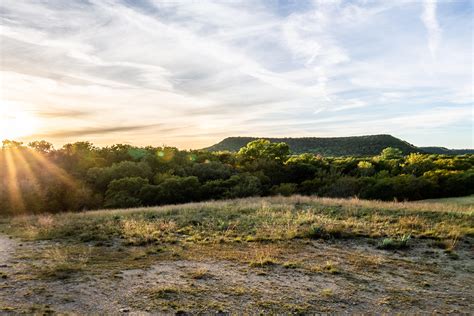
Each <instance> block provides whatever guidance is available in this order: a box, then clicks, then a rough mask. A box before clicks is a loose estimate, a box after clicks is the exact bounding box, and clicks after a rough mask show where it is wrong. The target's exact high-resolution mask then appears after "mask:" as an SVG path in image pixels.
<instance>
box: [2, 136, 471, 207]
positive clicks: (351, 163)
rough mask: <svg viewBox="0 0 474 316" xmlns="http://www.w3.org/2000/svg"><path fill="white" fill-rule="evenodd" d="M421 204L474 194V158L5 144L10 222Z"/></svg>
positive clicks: (273, 147) (258, 144)
mask: <svg viewBox="0 0 474 316" xmlns="http://www.w3.org/2000/svg"><path fill="white" fill-rule="evenodd" d="M292 194H304V195H319V196H329V197H344V198H346V197H354V196H355V197H359V198H363V199H378V200H394V199H396V200H400V201H403V200H420V199H430V198H435V197H436V198H440V197H456V196H465V195H470V194H474V156H473V155H458V156H447V155H436V154H422V153H410V154H408V155H407V156H403V155H402V154H401V151H400V150H397V149H396V148H387V149H383V150H381V151H380V152H378V153H377V154H376V155H374V156H366V157H352V156H349V157H322V156H320V155H315V154H310V153H305V154H301V155H296V154H292V153H291V152H290V151H289V146H287V145H286V144H284V143H272V142H270V141H268V140H255V141H253V142H250V143H249V144H247V146H245V147H244V148H242V149H241V150H240V151H239V152H238V153H231V152H210V151H202V150H193V151H184V150H178V149H176V148H173V147H150V146H149V147H134V146H130V145H121V144H118V145H113V146H110V147H105V148H98V147H95V146H94V145H93V144H91V143H89V142H78V143H74V144H67V145H65V146H63V147H62V148H60V149H54V148H53V146H52V145H51V144H50V143H48V142H45V141H37V142H31V143H29V145H28V146H25V145H23V143H21V142H15V141H8V140H7V141H4V142H3V147H2V149H1V151H0V214H21V213H39V212H62V211H81V210H85V209H94V208H101V207H106V208H125V207H135V206H153V205H163V204H175V203H185V202H192V201H202V200H218V199H226V198H237V197H248V196H265V195H284V196H288V195H292Z"/></svg>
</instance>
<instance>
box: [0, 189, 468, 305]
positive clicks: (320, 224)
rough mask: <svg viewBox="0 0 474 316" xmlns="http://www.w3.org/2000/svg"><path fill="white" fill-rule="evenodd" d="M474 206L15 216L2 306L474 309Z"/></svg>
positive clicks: (255, 205) (319, 205)
mask: <svg viewBox="0 0 474 316" xmlns="http://www.w3.org/2000/svg"><path fill="white" fill-rule="evenodd" d="M473 210H474V207H473V206H472V204H466V203H458V204H456V203H445V202H444V201H443V203H435V202H432V201H429V202H427V203H423V202H378V201H365V200H359V199H330V198H316V197H304V196H291V197H268V198H245V199H235V200H225V201H212V202H201V203H190V204H183V205H170V206H162V207H150V208H135V209H121V210H99V211H89V212H82V213H61V214H56V215H50V214H43V215H30V216H17V217H9V218H7V217H5V218H2V219H1V222H0V230H1V232H2V234H3V235H4V236H11V238H13V239H8V240H10V241H11V240H13V242H14V243H15V246H14V251H11V260H10V261H12V260H13V262H15V263H14V264H11V263H9V262H6V263H4V264H3V265H2V266H1V267H2V268H0V273H2V276H3V284H2V283H0V284H1V285H0V286H1V287H2V289H3V290H4V291H2V293H3V294H0V311H4V312H12V313H16V312H37V311H39V312H48V311H54V312H61V313H63V312H65V313H68V312H73V311H79V312H81V313H88V312H93V311H99V312H104V313H117V312H124V313H127V312H144V313H146V312H151V313H156V312H166V313H177V312H184V313H201V312H204V313H207V312H219V311H221V312H234V313H240V312H246V313H248V312H250V313H253V312H261V313H267V312H272V313H277V312H278V313H280V312H284V313H307V312H317V311H319V312H321V311H323V312H340V311H344V310H350V311H353V312H364V311H367V308H369V309H370V310H373V311H374V312H394V311H399V312H401V311H409V312H421V311H426V310H427V311H434V310H435V309H436V310H438V311H445V312H448V311H458V312H466V311H468V310H469V309H471V310H472V307H473V301H472V298H471V295H469V293H472V285H470V284H473V282H468V281H469V280H471V281H473V277H472V272H473V264H472V262H473V261H472V259H473V258H472V241H473V240H474V239H473V236H474V214H473ZM0 263H1V262H0ZM461 280H463V281H462V282H461ZM0 282H2V281H0ZM458 282H459V283H458ZM459 284H462V286H459ZM111 289H117V290H116V292H114V294H111V295H107V293H109V292H108V291H110V290H111ZM22 295H23V296H22ZM121 305H123V306H121ZM117 306H118V307H117Z"/></svg>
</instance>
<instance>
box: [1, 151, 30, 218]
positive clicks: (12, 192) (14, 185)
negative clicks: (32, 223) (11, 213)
mask: <svg viewBox="0 0 474 316" xmlns="http://www.w3.org/2000/svg"><path fill="white" fill-rule="evenodd" d="M3 154H4V156H5V162H6V167H7V170H6V171H7V190H8V197H9V201H10V208H11V209H14V210H21V211H24V209H25V204H24V201H23V198H22V196H21V189H20V183H19V182H18V170H17V167H16V164H15V161H14V159H13V156H12V153H11V149H10V148H8V149H4V150H3Z"/></svg>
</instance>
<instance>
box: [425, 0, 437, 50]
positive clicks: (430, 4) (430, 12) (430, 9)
mask: <svg viewBox="0 0 474 316" xmlns="http://www.w3.org/2000/svg"><path fill="white" fill-rule="evenodd" d="M436 5H437V4H436V0H423V13H422V14H421V20H422V21H423V23H424V25H425V27H426V30H427V32H428V47H429V50H430V53H431V56H433V57H435V56H436V52H437V50H438V47H439V43H440V41H441V27H440V26H439V23H438V20H437V18H436Z"/></svg>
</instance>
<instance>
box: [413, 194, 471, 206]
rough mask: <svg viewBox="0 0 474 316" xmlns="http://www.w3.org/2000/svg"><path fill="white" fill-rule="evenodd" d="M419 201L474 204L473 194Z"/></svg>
mask: <svg viewBox="0 0 474 316" xmlns="http://www.w3.org/2000/svg"><path fill="white" fill-rule="evenodd" d="M421 203H450V204H458V205H466V206H474V195H469V196H461V197H453V198H444V199H430V200H423V201H421Z"/></svg>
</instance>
